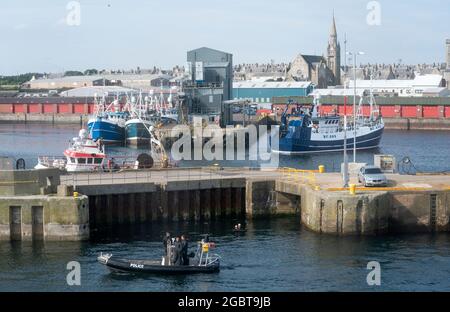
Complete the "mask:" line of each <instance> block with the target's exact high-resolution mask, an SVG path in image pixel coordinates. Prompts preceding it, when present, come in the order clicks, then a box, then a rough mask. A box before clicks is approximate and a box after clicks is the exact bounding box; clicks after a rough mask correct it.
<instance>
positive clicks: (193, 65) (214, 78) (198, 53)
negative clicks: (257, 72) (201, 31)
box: [183, 47, 233, 121]
mask: <svg viewBox="0 0 450 312" xmlns="http://www.w3.org/2000/svg"><path fill="white" fill-rule="evenodd" d="M186 73H187V74H188V79H187V81H185V82H184V84H183V91H184V92H185V93H186V108H187V112H184V113H183V114H184V115H186V116H187V115H188V114H189V115H191V116H192V115H197V116H202V117H203V118H205V119H207V120H208V121H217V119H218V118H220V117H222V118H223V117H224V116H223V114H224V111H223V107H222V105H223V104H222V103H223V101H227V100H230V99H231V96H232V87H233V84H232V81H233V55H232V54H230V53H226V52H222V51H218V50H214V49H210V48H206V47H203V48H199V49H195V50H192V51H188V52H187V66H186Z"/></svg>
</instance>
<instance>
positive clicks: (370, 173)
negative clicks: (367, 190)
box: [358, 166, 388, 186]
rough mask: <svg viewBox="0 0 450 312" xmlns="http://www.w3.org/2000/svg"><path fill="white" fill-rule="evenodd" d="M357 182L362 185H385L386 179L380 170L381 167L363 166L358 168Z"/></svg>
mask: <svg viewBox="0 0 450 312" xmlns="http://www.w3.org/2000/svg"><path fill="white" fill-rule="evenodd" d="M358 182H359V183H362V184H364V186H387V184H388V180H387V178H386V176H385V175H384V174H383V172H381V169H380V168H378V167H375V166H365V167H362V168H361V169H360V170H359V173H358Z"/></svg>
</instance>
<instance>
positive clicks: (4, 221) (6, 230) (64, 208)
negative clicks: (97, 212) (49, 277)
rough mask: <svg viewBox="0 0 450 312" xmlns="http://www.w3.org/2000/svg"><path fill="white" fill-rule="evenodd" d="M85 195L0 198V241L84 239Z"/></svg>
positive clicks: (86, 232) (86, 220) (86, 225)
mask: <svg viewBox="0 0 450 312" xmlns="http://www.w3.org/2000/svg"><path fill="white" fill-rule="evenodd" d="M87 239H89V202H88V198H87V196H80V197H77V198H74V197H62V196H49V195H36V196H2V197H0V240H53V241H57V240H71V241H79V240H87Z"/></svg>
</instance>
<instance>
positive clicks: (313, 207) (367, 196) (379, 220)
mask: <svg viewBox="0 0 450 312" xmlns="http://www.w3.org/2000/svg"><path fill="white" fill-rule="evenodd" d="M275 191H276V192H277V193H281V194H288V195H289V196H290V198H291V199H290V200H291V203H290V205H291V206H292V205H298V204H297V203H298V202H300V211H301V222H302V223H303V224H304V225H305V226H306V227H307V228H309V229H310V230H312V231H314V232H317V233H325V234H335V235H373V234H387V233H421V232H448V231H450V222H449V221H450V190H436V191H434V190H427V191H366V192H359V193H358V194H356V195H351V194H349V193H348V192H343V191H341V192H335V191H328V190H315V189H313V188H312V187H310V186H309V185H305V184H295V183H290V182H284V181H280V180H278V181H276V183H275ZM292 196H294V199H295V201H294V202H292ZM285 198H288V199H289V197H285ZM291 212H294V211H293V210H291Z"/></svg>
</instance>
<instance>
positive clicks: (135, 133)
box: [125, 92, 178, 146]
mask: <svg viewBox="0 0 450 312" xmlns="http://www.w3.org/2000/svg"><path fill="white" fill-rule="evenodd" d="M149 95H150V96H149V97H145V98H144V97H143V96H142V92H139V97H138V99H137V100H135V99H134V98H132V99H131V104H130V111H131V118H130V119H129V120H128V121H127V122H126V123H125V136H126V143H127V145H132V146H148V145H149V144H150V142H151V131H150V128H152V127H155V126H158V125H165V124H169V123H174V122H177V119H178V115H177V112H176V110H175V109H173V108H172V109H169V108H167V109H166V108H165V107H164V105H163V103H164V97H163V95H162V94H161V96H160V97H159V99H158V98H157V97H154V96H153V92H150V93H149ZM169 101H171V96H170V97H169Z"/></svg>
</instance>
